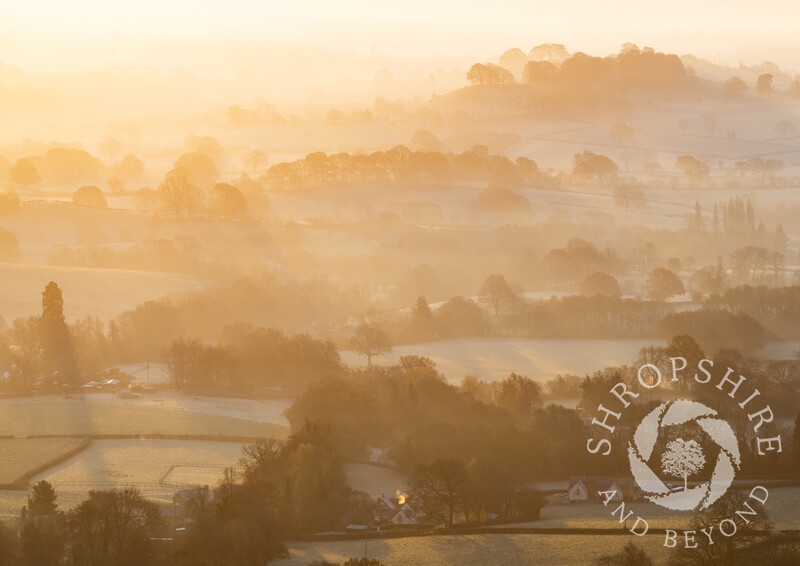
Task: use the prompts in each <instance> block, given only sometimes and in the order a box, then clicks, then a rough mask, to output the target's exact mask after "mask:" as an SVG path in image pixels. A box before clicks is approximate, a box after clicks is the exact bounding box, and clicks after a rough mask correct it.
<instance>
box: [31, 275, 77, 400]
mask: <svg viewBox="0 0 800 566" xmlns="http://www.w3.org/2000/svg"><path fill="white" fill-rule="evenodd" d="M40 320H41V323H40V324H41V341H42V351H43V353H44V369H45V380H46V383H52V382H54V381H58V382H59V383H60V384H62V385H64V384H71V385H77V383H76V382H77V378H78V376H77V374H76V371H75V357H74V352H73V349H72V340H71V338H70V335H69V329H68V328H67V324H66V322H65V321H64V299H63V296H62V293H61V289H60V288H59V286H58V284H56V283H55V282H54V281H50V282H49V283H48V284H47V286H46V287H45V289H44V291H43V292H42V317H41V319H40Z"/></svg>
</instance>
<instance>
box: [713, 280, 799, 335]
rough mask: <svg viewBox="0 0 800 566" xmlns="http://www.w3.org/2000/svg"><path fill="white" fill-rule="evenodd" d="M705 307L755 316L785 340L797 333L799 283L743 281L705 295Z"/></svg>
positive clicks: (769, 329)
mask: <svg viewBox="0 0 800 566" xmlns="http://www.w3.org/2000/svg"><path fill="white" fill-rule="evenodd" d="M705 304H706V306H707V307H708V308H712V309H714V308H716V309H724V310H726V311H728V312H731V313H732V314H735V315H748V316H751V317H753V318H755V319H756V320H757V321H758V322H759V323H760V324H762V325H763V326H764V327H765V328H766V329H767V330H768V331H770V332H771V333H774V334H775V335H777V336H781V337H782V338H784V339H787V340H796V339H798V338H799V337H800V286H798V285H791V286H788V287H767V286H765V285H758V286H751V285H742V286H739V287H732V288H730V289H727V290H726V291H725V292H724V293H722V294H718V295H712V296H711V297H709V298H708V299H706V303H705Z"/></svg>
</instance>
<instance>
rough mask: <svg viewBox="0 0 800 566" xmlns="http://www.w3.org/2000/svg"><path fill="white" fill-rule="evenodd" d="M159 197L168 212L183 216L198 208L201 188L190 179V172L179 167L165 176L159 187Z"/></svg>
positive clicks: (177, 216)
mask: <svg viewBox="0 0 800 566" xmlns="http://www.w3.org/2000/svg"><path fill="white" fill-rule="evenodd" d="M158 197H159V199H160V200H161V205H162V207H163V209H164V211H165V212H166V213H167V214H173V215H174V216H175V218H181V217H182V216H184V215H185V214H188V213H190V212H192V211H193V210H195V209H196V208H197V206H198V204H199V202H200V190H199V189H198V188H197V187H196V186H194V185H193V184H192V183H191V181H190V180H189V172H188V171H187V170H186V169H184V168H183V167H178V168H176V169H173V170H172V171H170V172H169V173H167V176H166V177H164V182H162V183H161V186H159V187H158Z"/></svg>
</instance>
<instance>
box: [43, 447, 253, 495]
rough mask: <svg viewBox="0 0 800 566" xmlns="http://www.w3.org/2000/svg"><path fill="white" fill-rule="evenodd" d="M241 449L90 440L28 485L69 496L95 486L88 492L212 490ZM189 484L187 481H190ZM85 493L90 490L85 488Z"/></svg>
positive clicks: (234, 462) (235, 459) (234, 461)
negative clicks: (178, 486) (40, 484)
mask: <svg viewBox="0 0 800 566" xmlns="http://www.w3.org/2000/svg"><path fill="white" fill-rule="evenodd" d="M241 456H242V445H241V444H239V443H236V442H215V441H203V440H200V441H194V440H193V441H186V440H149V439H135V440H133V439H132V440H95V441H94V442H93V443H92V445H91V446H90V447H89V448H87V449H86V450H84V451H83V452H81V453H80V454H78V455H77V456H75V457H73V458H70V459H69V460H67V461H66V462H64V463H62V464H60V465H58V466H56V467H54V468H52V469H50V470H47V471H45V472H43V473H41V474H39V475H38V476H36V477H35V478H33V480H32V481H33V482H37V481H40V480H47V481H49V482H51V483H52V484H53V485H54V486H56V488H57V489H59V488H60V489H64V490H67V491H71V490H73V489H74V488H75V487H79V486H81V485H82V484H84V483H85V484H90V483H95V484H96V486H95V487H94V489H97V488H101V489H109V488H111V487H113V485H129V484H134V485H135V484H157V483H159V481H160V480H162V479H163V481H164V482H167V483H203V484H208V485H210V486H211V487H214V486H215V484H216V482H217V481H219V480H220V479H221V478H222V474H223V470H224V469H225V468H226V467H230V466H234V467H235V466H238V463H239V458H241ZM182 468H190V469H204V470H205V474H203V475H199V474H197V473H194V474H192V478H191V480H190V478H189V476H188V475H185V474H182V473H181V469H182ZM192 480H193V481H192ZM85 487H87V488H88V487H91V486H89V485H86V486H85Z"/></svg>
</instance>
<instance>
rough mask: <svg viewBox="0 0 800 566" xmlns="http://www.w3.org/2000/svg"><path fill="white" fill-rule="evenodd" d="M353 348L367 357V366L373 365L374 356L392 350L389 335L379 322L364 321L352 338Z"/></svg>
mask: <svg viewBox="0 0 800 566" xmlns="http://www.w3.org/2000/svg"><path fill="white" fill-rule="evenodd" d="M352 344H353V349H354V350H355V351H356V352H358V353H359V354H361V355H362V356H366V357H367V368H371V367H372V358H373V357H374V356H380V355H381V354H386V353H388V352H391V351H392V344H391V342H390V341H389V336H388V335H387V334H386V332H385V331H384V330H383V328H381V327H380V325H378V323H377V322H362V323H361V324H359V325H358V327H357V328H356V331H355V333H354V334H353V338H352Z"/></svg>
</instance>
